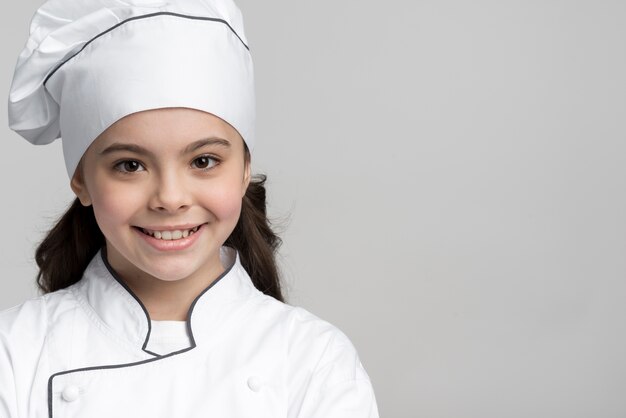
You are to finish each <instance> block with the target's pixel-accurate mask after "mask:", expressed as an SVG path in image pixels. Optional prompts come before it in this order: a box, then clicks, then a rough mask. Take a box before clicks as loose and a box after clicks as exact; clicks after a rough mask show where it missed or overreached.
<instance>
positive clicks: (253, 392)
mask: <svg viewBox="0 0 626 418" xmlns="http://www.w3.org/2000/svg"><path fill="white" fill-rule="evenodd" d="M220 257H221V260H222V263H223V264H224V266H227V269H226V270H225V271H224V273H223V274H222V275H221V276H220V277H218V278H217V279H216V280H215V281H214V282H213V283H212V284H211V285H209V286H208V288H206V289H204V290H203V291H202V292H201V293H200V294H199V295H198V296H197V297H196V299H195V300H194V302H193V303H192V305H191V308H190V311H189V315H188V318H187V321H185V322H184V323H185V328H186V330H187V333H188V337H189V338H188V340H189V342H190V344H189V345H188V346H187V347H184V348H180V349H177V350H175V351H171V352H160V353H156V352H154V351H152V350H151V349H150V348H151V338H152V332H151V331H152V329H151V328H152V327H151V322H152V321H150V319H149V316H148V313H147V311H146V308H145V306H144V305H143V304H142V303H141V301H140V300H139V299H138V298H137V297H136V296H135V295H134V294H133V292H132V291H131V290H130V289H129V288H128V286H126V285H125V284H124V282H123V281H122V280H121V279H120V278H119V277H118V276H117V274H116V273H115V271H114V270H113V269H112V268H111V266H110V265H109V264H108V262H107V259H106V247H103V248H102V249H101V250H100V251H99V252H98V253H97V254H96V256H95V257H94V258H93V259H92V261H91V262H90V264H89V266H88V267H87V269H86V270H85V272H84V275H83V278H82V279H81V280H80V281H78V282H77V283H75V284H73V285H71V286H69V287H67V288H65V289H62V290H59V291H56V292H52V293H48V294H46V295H43V296H40V297H37V298H33V299H30V300H27V301H26V302H23V303H22V304H20V305H18V306H15V307H13V308H10V309H7V310H4V311H2V312H0V416H1V417H3V418H4V417H6V418H17V417H20V418H30V417H32V418H35V417H37V418H39V417H52V418H70V417H71V418H74V417H81V418H85V417H88V418H100V417H107V418H111V417H116V418H122V417H128V418H131V417H133V418H137V417H151V418H166V417H167V418H171V417H185V418H196V417H198V418H200V417H232V418H236V417H242V418H243V417H250V418H252V417H254V418H264V417H266V418H279V417H288V418H295V417H298V418H314V417H315V418H348V417H354V418H357V417H359V418H360V417H363V418H366V417H367V418H373V417H378V409H377V405H376V399H375V396H374V392H373V389H372V385H371V382H370V379H369V377H368V375H367V373H366V372H365V370H364V368H363V365H362V364H361V362H360V360H359V357H358V354H357V352H356V350H355V348H354V346H353V344H352V343H351V342H350V340H349V339H348V338H347V337H346V335H345V334H344V333H342V332H341V331H340V330H339V329H338V328H336V327H335V326H333V325H331V324H330V323H328V322H326V321H324V320H322V319H320V318H318V317H316V316H315V315H313V314H312V313H310V312H308V311H306V310H305V309H303V308H300V307H294V306H291V305H288V304H285V303H282V302H279V301H278V300H276V299H274V298H273V297H271V296H268V295H266V294H264V293H262V292H261V291H259V290H257V289H256V288H255V287H254V285H253V283H252V281H251V279H250V277H249V276H248V274H247V273H246V270H245V269H244V268H243V267H242V265H241V263H240V260H239V256H238V253H237V251H236V250H234V249H233V248H230V247H227V246H223V247H222V248H221V252H220ZM156 322H158V321H156Z"/></svg>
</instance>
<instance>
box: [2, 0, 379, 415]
mask: <svg viewBox="0 0 626 418" xmlns="http://www.w3.org/2000/svg"><path fill="white" fill-rule="evenodd" d="M254 120H255V105H254V82H253V67H252V60H251V55H250V50H249V47H248V44H247V40H246V36H245V34H244V30H243V21H242V17H241V13H240V11H239V9H238V8H237V7H236V6H235V4H234V3H232V1H230V0H203V1H199V0H176V1H173V0H169V1H150V2H148V1H146V0H134V1H129V0H126V1H121V0H84V1H80V2H77V1H75V0H48V1H47V2H46V3H45V4H44V5H42V6H41V7H40V8H39V9H38V10H37V12H36V13H35V16H34V17H33V20H32V21H31V27H30V37H29V38H28V40H27V43H26V46H25V47H24V50H23V51H22V53H21V54H20V56H19V58H18V62H17V65H16V68H15V73H14V78H13V83H12V85H11V92H10V97H9V125H10V127H11V129H13V130H14V131H16V132H17V133H18V134H20V135H21V136H23V137H24V138H25V139H27V140H28V141H29V142H31V143H33V144H47V143H50V142H52V141H54V140H56V139H60V138H62V143H63V154H64V159H65V164H66V168H67V174H68V177H69V182H70V187H71V189H72V191H73V192H74V193H75V195H76V199H75V201H74V202H73V203H72V204H71V206H70V207H69V209H68V210H67V212H66V213H65V214H64V215H63V216H62V217H61V218H60V219H59V221H58V222H57V224H56V225H54V226H53V228H52V229H51V230H50V232H49V233H48V235H47V236H46V237H45V239H44V240H43V241H42V242H41V244H40V245H39V247H38V248H37V251H36V261H37V264H38V266H39V269H40V271H39V274H38V277H37V283H38V285H39V288H40V290H41V291H42V295H41V296H39V297H35V298H32V299H29V300H27V301H25V302H23V303H21V304H20V305H17V306H14V307H12V308H10V309H6V310H4V311H2V312H0V416H1V417H8V418H15V417H21V418H25V417H43V416H48V417H51V418H52V417H89V418H99V417H161V418H165V417H207V416H209V417H210V416H213V417H255V418H258V417H261V418H262V417H267V418H270V417H271V418H277V417H289V418H295V417H299V418H322V417H323V418H333V417H337V418H339V417H341V418H346V417H355V418H358V417H370V418H373V417H378V410H377V405H376V399H375V396H374V392H373V389H372V384H371V382H370V379H369V377H368V375H367V373H366V372H365V369H364V368H363V365H362V364H361V362H360V360H359V356H358V354H357V351H356V349H355V347H354V346H353V344H352V343H351V341H350V340H349V339H348V337H347V336H346V335H345V334H344V333H343V332H341V331H340V330H339V329H338V328H337V327H335V326H333V325H332V324H330V323H329V322H327V321H324V320H322V319H320V318H318V317H317V316H315V315H314V314H312V313H310V312H308V311H307V310H305V309H303V308H301V307H296V306H291V305H289V304H287V303H286V302H285V301H284V299H283V296H282V293H281V286H280V280H279V276H278V272H277V268H276V262H275V252H276V250H277V248H278V245H279V243H280V239H279V238H278V237H277V236H276V235H275V233H274V232H273V231H272V229H271V227H270V223H269V221H268V219H267V216H266V202H265V189H264V181H265V177H264V176H258V177H254V176H251V158H252V157H251V155H252V154H251V153H252V150H253V147H254V143H255V138H254Z"/></svg>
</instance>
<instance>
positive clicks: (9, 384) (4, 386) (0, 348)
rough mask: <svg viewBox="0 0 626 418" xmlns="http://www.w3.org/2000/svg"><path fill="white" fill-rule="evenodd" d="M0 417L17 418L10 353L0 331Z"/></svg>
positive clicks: (5, 339) (4, 337)
mask: <svg viewBox="0 0 626 418" xmlns="http://www.w3.org/2000/svg"><path fill="white" fill-rule="evenodd" d="M0 417H7V418H17V417H18V415H17V394H16V391H15V375H14V372H13V363H12V360H11V352H10V349H9V344H8V341H7V338H6V336H5V335H4V334H3V333H2V331H1V330H0Z"/></svg>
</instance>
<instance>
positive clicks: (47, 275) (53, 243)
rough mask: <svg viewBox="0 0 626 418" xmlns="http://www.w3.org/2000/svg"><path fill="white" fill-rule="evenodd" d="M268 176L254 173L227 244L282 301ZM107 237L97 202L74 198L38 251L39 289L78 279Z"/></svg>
mask: <svg viewBox="0 0 626 418" xmlns="http://www.w3.org/2000/svg"><path fill="white" fill-rule="evenodd" d="M244 152H245V157H244V158H245V161H246V163H248V164H249V163H250V151H249V150H248V147H247V146H246V145H245V143H244ZM266 179H267V176H265V175H264V174H258V175H255V176H252V179H251V180H250V183H249V185H248V188H247V190H246V193H245V196H244V197H243V201H242V206H241V214H240V216H239V220H238V222H237V225H236V226H235V229H234V230H233V232H232V233H231V235H230V236H229V237H228V239H226V242H225V243H224V245H226V246H229V247H232V248H234V249H236V250H237V251H238V252H239V257H240V260H241V264H242V266H243V267H244V268H245V269H246V271H247V272H248V274H249V275H250V278H251V279H252V282H253V283H254V286H255V287H256V288H257V289H259V290H260V291H261V292H263V293H265V294H267V295H270V296H272V297H274V298H275V299H277V300H279V301H281V302H282V301H284V299H283V295H282V291H281V284H280V277H279V273H278V268H277V265H276V251H277V250H278V247H279V246H280V245H281V244H282V240H281V239H280V238H279V237H278V235H276V234H275V233H274V231H273V230H272V228H271V226H270V221H269V220H268V218H267V213H266V199H265V181H266ZM104 243H105V240H104V235H103V234H102V231H100V228H99V227H98V224H97V222H96V217H95V215H94V212H93V207H92V206H83V205H82V204H81V203H80V200H79V199H78V198H76V199H74V201H73V202H72V204H71V205H70V207H69V208H68V209H67V211H66V212H65V213H64V214H63V215H62V216H61V217H60V218H59V220H58V221H57V223H56V224H55V225H54V226H53V227H52V229H51V230H50V231H49V232H48V234H47V235H46V237H45V238H44V239H43V240H42V242H41V243H40V244H39V246H38V247H37V249H36V251H35V261H36V262H37V265H38V266H39V273H38V274H37V286H38V288H39V290H40V291H41V292H43V293H50V292H54V291H56V290H59V289H64V288H66V287H68V286H70V285H72V284H74V283H76V282H78V281H79V280H80V279H81V277H82V275H83V272H84V271H85V268H86V267H87V265H88V264H89V262H90V261H91V259H92V258H93V257H94V256H95V255H96V253H97V252H98V250H99V249H100V248H101V247H102V246H103V245H104Z"/></svg>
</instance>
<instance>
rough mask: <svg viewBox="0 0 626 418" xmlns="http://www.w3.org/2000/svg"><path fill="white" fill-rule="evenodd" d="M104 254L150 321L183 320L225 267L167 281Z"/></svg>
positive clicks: (214, 266)
mask: <svg viewBox="0 0 626 418" xmlns="http://www.w3.org/2000/svg"><path fill="white" fill-rule="evenodd" d="M108 248H111V247H108ZM106 253H107V261H108V263H109V264H110V266H111V267H112V268H113V270H114V271H115V272H116V273H117V275H118V278H119V279H120V280H122V281H124V283H125V284H126V285H128V287H129V288H130V289H131V290H132V292H133V293H134V294H135V295H136V296H137V297H138V298H139V300H141V302H142V303H143V305H144V306H145V308H146V310H147V311H148V315H149V316H150V319H151V320H155V321H164V320H169V321H184V320H186V319H187V314H188V312H189V308H190V306H191V304H192V303H193V301H194V299H195V298H196V297H197V296H198V295H199V294H200V293H201V292H202V291H203V290H204V289H205V288H206V287H207V286H209V285H210V284H211V283H212V282H213V281H214V280H215V279H217V278H218V277H219V276H220V275H221V274H222V273H223V272H224V266H222V264H221V262H218V263H213V264H212V265H211V266H210V267H211V268H210V269H205V270H202V271H196V273H197V274H195V275H190V276H188V277H185V278H183V279H179V280H173V281H167V280H161V279H159V278H156V277H154V276H152V275H150V274H148V273H146V272H145V271H143V270H140V269H138V268H137V267H136V266H134V265H132V264H131V263H129V262H128V261H127V260H125V259H124V258H123V257H122V256H121V255H120V254H118V253H117V252H116V251H115V250H113V251H108V250H107V252H106Z"/></svg>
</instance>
